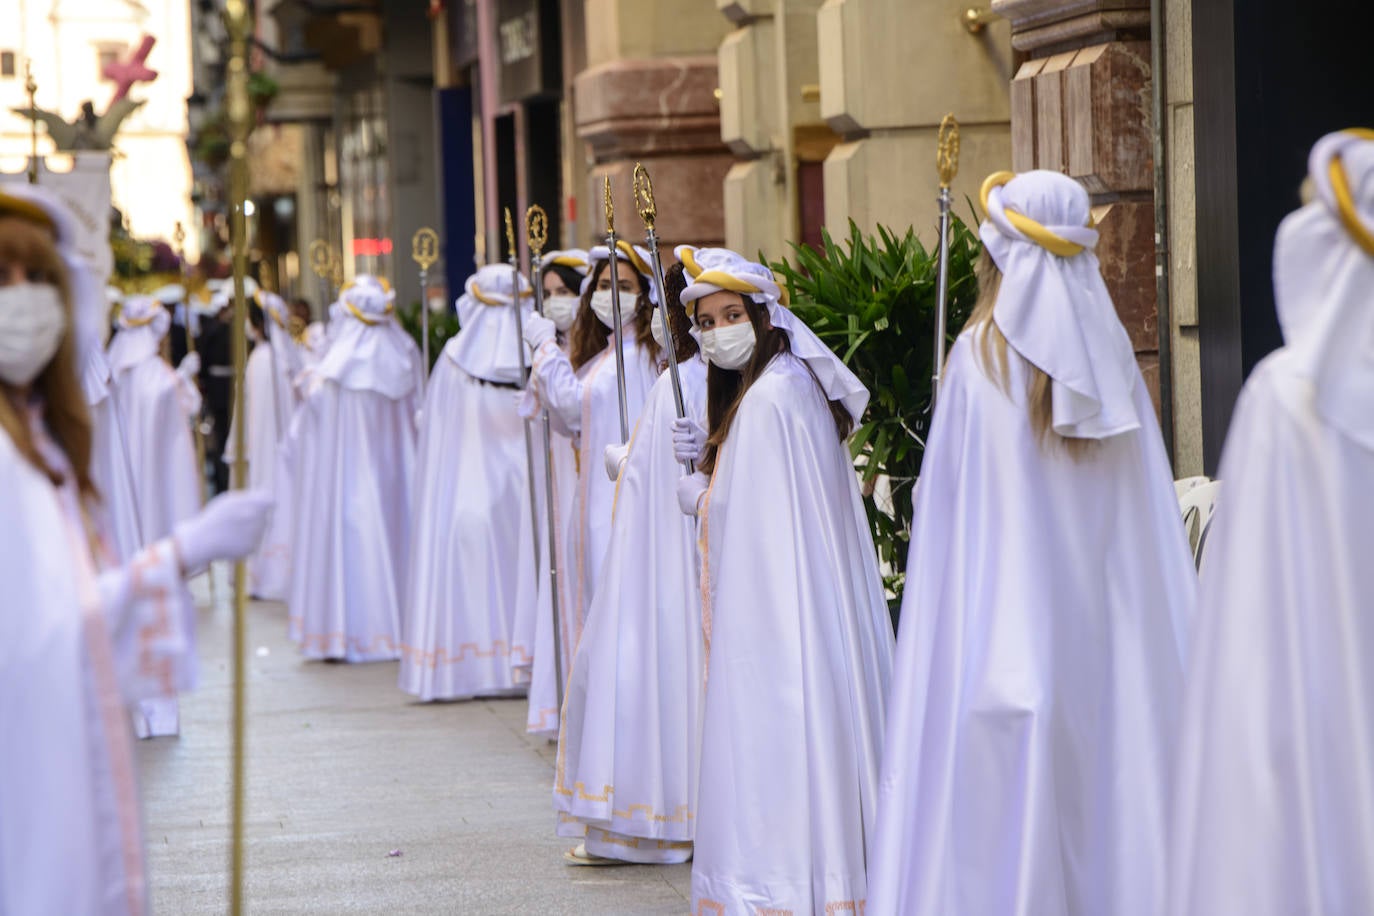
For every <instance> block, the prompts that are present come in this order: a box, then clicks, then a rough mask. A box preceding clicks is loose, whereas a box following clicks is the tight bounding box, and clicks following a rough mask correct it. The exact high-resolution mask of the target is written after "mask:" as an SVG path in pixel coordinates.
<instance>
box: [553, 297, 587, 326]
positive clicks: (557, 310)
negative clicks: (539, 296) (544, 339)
mask: <svg viewBox="0 0 1374 916" xmlns="http://www.w3.org/2000/svg"><path fill="white" fill-rule="evenodd" d="M580 302H581V300H579V299H578V298H577V297H576V296H550V297H549V298H547V299H545V300H544V317H545V318H547V319H549V320H550V321H552V322H553V326H554V327H556V328H558V330H560V331H566V330H567V329H568V328H570V327H572V325H573V319H574V318H576V317H577V306H578V305H579V304H580Z"/></svg>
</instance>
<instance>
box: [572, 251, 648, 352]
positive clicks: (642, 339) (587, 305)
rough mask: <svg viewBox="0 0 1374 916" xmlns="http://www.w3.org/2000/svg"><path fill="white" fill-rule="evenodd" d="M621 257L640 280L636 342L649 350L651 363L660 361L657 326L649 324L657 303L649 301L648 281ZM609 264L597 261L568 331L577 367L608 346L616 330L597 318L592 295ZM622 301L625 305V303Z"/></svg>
mask: <svg viewBox="0 0 1374 916" xmlns="http://www.w3.org/2000/svg"><path fill="white" fill-rule="evenodd" d="M619 260H620V263H621V264H625V265H626V266H627V267H629V270H630V272H631V273H632V274H634V276H635V279H636V280H637V281H638V282H639V293H638V295H636V296H635V307H634V312H633V313H632V314H633V315H634V322H635V343H636V344H638V345H639V346H640V347H642V348H643V349H644V351H645V352H646V353H648V355H649V359H650V361H651V362H657V360H658V353H659V347H658V343H657V342H656V341H655V340H654V329H653V328H652V327H650V325H649V320H650V318H651V317H652V316H653V311H654V305H653V303H652V302H650V301H649V281H648V280H647V279H645V277H644V275H643V274H641V273H640V272H639V271H637V270H635V269H634V266H633V265H630V264H629V263H628V262H627V261H626V260H625V259H624V258H623V257H622V258H620V259H619ZM610 265H611V262H610V260H609V259H607V260H605V261H597V262H596V268H595V269H594V270H593V271H592V279H591V282H590V283H588V284H587V291H586V292H585V293H583V294H582V304H581V305H580V306H579V307H578V309H577V317H576V318H575V319H573V325H572V328H571V329H570V330H569V331H568V360H569V361H570V362H571V363H572V367H573V368H574V369H581V368H582V367H583V366H585V365H586V364H587V363H589V362H591V361H592V359H594V358H595V357H596V356H597V354H599V353H600V352H601V351H602V350H604V349H606V347H607V343H606V335H607V334H610V333H611V331H612V330H614V329H613V328H608V327H606V325H604V324H602V323H601V319H600V318H598V317H596V312H594V311H592V295H593V294H594V293H595V292H596V284H597V283H599V282H600V281H601V275H602V274H603V273H605V272H606V270H607V268H609V267H610ZM621 304H622V305H624V302H623V301H622V303H621ZM622 314H623V313H622Z"/></svg>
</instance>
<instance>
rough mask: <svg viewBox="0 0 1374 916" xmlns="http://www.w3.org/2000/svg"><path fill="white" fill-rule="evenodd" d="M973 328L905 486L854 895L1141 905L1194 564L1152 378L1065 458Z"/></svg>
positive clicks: (1049, 908) (1088, 906)
mask: <svg viewBox="0 0 1374 916" xmlns="http://www.w3.org/2000/svg"><path fill="white" fill-rule="evenodd" d="M975 333H977V332H973V331H969V332H965V333H964V334H963V335H962V336H960V338H959V339H958V341H957V342H956V343H955V345H954V347H953V348H952V350H951V352H950V356H949V363H948V368H947V370H946V375H945V380H944V385H943V387H942V388H941V391H940V405H939V410H938V412H937V415H936V418H935V424H934V429H933V430H932V432H931V436H930V440H929V446H928V448H927V451H926V454H925V459H924V465H923V468H922V472H921V481H920V488H919V495H918V497H917V499H916V513H915V518H914V520H913V524H912V540H911V553H910V559H909V562H908V566H907V569H906V589H905V593H904V595H903V603H902V617H901V622H900V642H899V645H898V653H897V668H896V673H895V677H894V682H893V690H892V701H891V713H890V717H889V720H888V721H889V727H888V733H887V751H886V754H885V757H884V760H883V776H882V785H881V794H880V799H879V801H880V808H879V811H880V813H879V818H878V827H877V834H876V842H875V843H874V845H873V847H872V849H871V853H872V855H871V859H870V863H869V899H868V912H869V913H870V914H881V916H893V914H901V916H908V914H910V916H920V914H931V916H936V914H939V916H945V914H950V913H960V914H974V916H977V914H1007V913H1023V914H1036V916H1055V914H1065V916H1067V914H1090V913H1092V914H1097V913H1102V914H1107V913H1110V914H1115V916H1131V914H1141V916H1146V914H1155V913H1158V912H1159V907H1160V905H1161V903H1162V902H1163V897H1162V892H1163V876H1164V868H1163V866H1164V861H1165V855H1166V851H1167V835H1168V834H1167V829H1166V828H1167V814H1168V805H1169V798H1170V792H1169V788H1170V784H1171V779H1170V767H1171V761H1172V757H1173V754H1172V752H1173V748H1174V740H1175V736H1176V730H1177V724H1178V704H1179V698H1180V693H1181V688H1182V654H1183V648H1184V645H1185V639H1186V627H1187V625H1188V622H1189V620H1190V619H1191V616H1192V611H1193V606H1194V601H1195V590H1196V576H1195V574H1194V571H1193V567H1192V560H1191V557H1190V555H1189V551H1188V545H1187V542H1186V539H1185V536H1184V532H1183V527H1182V525H1181V524H1180V519H1179V513H1178V503H1177V501H1176V499H1175V496H1174V489H1173V485H1172V475H1171V474H1170V470H1169V463H1168V460H1167V458H1166V457H1165V454H1164V448H1163V443H1162V441H1161V439H1160V434H1159V428H1158V425H1157V424H1156V423H1155V422H1154V421H1153V419H1152V418H1153V408H1152V406H1151V404H1150V399H1149V395H1148V394H1147V393H1146V390H1145V385H1144V382H1143V381H1142V380H1141V379H1140V375H1139V371H1138V370H1137V371H1135V372H1134V378H1135V384H1134V391H1133V398H1134V404H1135V412H1136V415H1137V416H1138V417H1140V418H1141V425H1140V426H1139V428H1138V429H1135V430H1132V431H1129V432H1125V433H1121V434H1118V435H1115V436H1111V437H1109V438H1106V439H1102V440H1100V441H1098V442H1096V443H1094V444H1092V445H1090V446H1089V451H1087V452H1086V453H1085V454H1083V455H1081V456H1080V457H1078V458H1077V459H1075V458H1074V457H1073V456H1072V455H1070V454H1069V452H1068V451H1067V449H1063V448H1058V447H1055V446H1052V445H1047V444H1042V443H1041V442H1040V441H1039V439H1038V438H1037V436H1036V434H1035V433H1034V431H1033V430H1032V428H1031V425H1030V420H1029V416H1028V411H1027V407H1026V404H1025V396H1024V392H1025V389H1026V373H1025V366H1026V363H1025V361H1024V360H1023V359H1022V358H1021V357H1020V355H1019V354H1017V353H1016V352H1015V351H1014V350H1012V351H1009V353H1008V360H1009V363H1010V380H1009V381H1008V383H1007V386H1006V390H1007V391H1008V392H1010V395H1008V394H1005V393H1003V390H1002V388H1001V387H1000V386H999V385H998V384H996V383H995V382H993V381H991V380H990V379H989V378H988V377H987V376H986V375H985V374H984V372H983V370H982V368H981V366H980V364H979V363H978V361H977V356H976V344H975V342H974V340H975V338H974V336H973V335H974V334H975Z"/></svg>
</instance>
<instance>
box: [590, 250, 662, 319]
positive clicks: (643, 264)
mask: <svg viewBox="0 0 1374 916" xmlns="http://www.w3.org/2000/svg"><path fill="white" fill-rule="evenodd" d="M615 250H616V255H617V257H618V258H619V259H620V260H624V261H629V262H630V266H631V267H633V268H634V269H635V271H636V272H637V273H638V274H639V275H640V276H641V277H643V278H644V279H646V280H648V281H649V301H650V302H652V303H653V304H654V305H658V284H657V283H655V282H654V268H653V262H652V261H651V260H650V255H649V249H647V248H641V247H640V246H639V245H631V244H630V243H629V242H627V241H625V240H624V239H616V245H615ZM610 259H611V249H609V248H607V247H606V246H605V245H597V246H596V247H594V248H593V249H592V250H591V251H590V252H588V254H587V272H586V273H585V274H583V277H582V289H581V294H582V295H584V296H585V295H586V294H587V290H589V289H591V287H592V275H593V274H595V273H596V265H597V264H599V263H601V262H602V261H609V260H610Z"/></svg>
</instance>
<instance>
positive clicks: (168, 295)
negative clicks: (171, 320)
mask: <svg viewBox="0 0 1374 916" xmlns="http://www.w3.org/2000/svg"><path fill="white" fill-rule="evenodd" d="M153 298H154V299H156V300H157V301H158V302H161V303H162V304H163V305H179V304H180V303H182V302H185V301H186V287H184V286H182V285H181V284H180V283H168V284H167V285H166V286H164V287H162V288H160V289H158V290H157V291H156V292H154V293H153Z"/></svg>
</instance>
